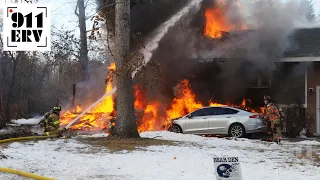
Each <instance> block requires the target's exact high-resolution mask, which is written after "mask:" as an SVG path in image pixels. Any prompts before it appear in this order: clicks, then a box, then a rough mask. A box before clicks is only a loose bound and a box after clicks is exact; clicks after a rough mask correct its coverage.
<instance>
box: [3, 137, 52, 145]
mask: <svg viewBox="0 0 320 180" xmlns="http://www.w3.org/2000/svg"><path fill="white" fill-rule="evenodd" d="M55 137H57V135H52V136H27V137H17V138H10V139H3V140H0V144H1V143H7V142H12V141H23V140H35V139H48V138H55Z"/></svg>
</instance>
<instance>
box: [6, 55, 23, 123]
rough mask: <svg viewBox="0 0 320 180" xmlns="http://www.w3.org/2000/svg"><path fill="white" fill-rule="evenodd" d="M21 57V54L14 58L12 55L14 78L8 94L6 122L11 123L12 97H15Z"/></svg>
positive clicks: (12, 77)
mask: <svg viewBox="0 0 320 180" xmlns="http://www.w3.org/2000/svg"><path fill="white" fill-rule="evenodd" d="M19 57H20V53H18V54H17V56H16V57H13V55H12V54H11V57H10V58H11V61H13V62H12V63H13V67H12V76H11V83H10V87H9V94H8V100H7V105H6V119H5V120H6V122H9V121H10V108H11V100H12V95H13V88H14V84H15V81H16V70H17V64H18V59H19Z"/></svg>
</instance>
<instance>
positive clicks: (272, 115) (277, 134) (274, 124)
mask: <svg viewBox="0 0 320 180" xmlns="http://www.w3.org/2000/svg"><path fill="white" fill-rule="evenodd" d="M263 100H264V104H265V106H266V110H265V116H264V119H265V120H268V121H270V124H271V130H272V134H273V141H275V142H277V143H279V142H280V140H281V138H282V137H281V120H280V118H281V116H280V112H279V110H278V108H277V106H275V105H274V104H273V103H272V102H271V97H270V96H264V97H263Z"/></svg>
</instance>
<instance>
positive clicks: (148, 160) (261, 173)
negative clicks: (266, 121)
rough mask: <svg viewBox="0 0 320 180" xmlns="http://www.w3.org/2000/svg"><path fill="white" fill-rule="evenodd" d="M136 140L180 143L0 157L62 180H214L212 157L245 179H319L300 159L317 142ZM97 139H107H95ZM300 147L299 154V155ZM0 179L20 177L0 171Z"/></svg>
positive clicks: (30, 145) (35, 148) (12, 152)
mask: <svg viewBox="0 0 320 180" xmlns="http://www.w3.org/2000/svg"><path fill="white" fill-rule="evenodd" d="M140 135H141V136H142V137H148V138H154V137H156V138H157V139H165V140H174V141H179V143H178V145H176V146H149V147H144V148H142V149H143V150H137V151H121V152H118V153H109V152H108V149H105V148H101V147H93V146H89V145H87V144H83V143H81V142H80V141H78V140H76V139H74V138H73V139H67V140H64V139H59V140H42V141H38V142H14V143H11V144H9V145H6V146H3V145H1V144H0V148H1V149H0V154H3V155H4V156H6V157H7V159H1V156H0V167H7V168H13V169H18V170H22V171H26V172H32V173H35V174H38V175H43V176H47V177H52V178H57V179H63V180H64V179H66V180H73V179H75V180H81V179H83V180H87V179H108V180H120V179H123V180H171V179H174V180H177V179H183V180H189V179H190V180H195V179H199V180H200V179H201V180H215V179H216V178H215V175H214V168H213V167H214V166H213V157H224V156H236V157H239V160H240V163H241V170H242V176H243V179H244V180H260V179H265V180H267V179H273V180H277V179H279V180H280V179H287V180H304V179H308V180H319V179H320V167H319V165H320V164H319V161H316V160H314V159H312V158H310V157H308V155H306V156H307V157H302V156H301V154H303V153H306V152H305V151H307V152H308V150H310V149H311V150H312V152H313V154H314V155H316V154H317V153H319V152H320V143H319V142H316V141H304V143H291V142H284V143H283V145H281V146H279V145H276V144H272V143H265V142H261V141H259V140H248V139H238V140H227V139H224V138H206V137H201V136H195V135H183V134H175V133H171V132H144V133H141V134H140ZM100 136H105V135H94V136H93V137H100ZM91 137H92V136H91ZM78 138H79V137H78ZM81 138H86V136H81ZM302 148H303V152H301V153H299V150H300V149H302ZM140 149H141V148H140ZM309 152H310V151H309ZM297 154H299V156H298V155H297ZM301 157H302V158H301ZM0 179H4V180H6V179H8V180H9V179H24V178H20V177H18V176H16V175H11V174H5V173H1V172H0Z"/></svg>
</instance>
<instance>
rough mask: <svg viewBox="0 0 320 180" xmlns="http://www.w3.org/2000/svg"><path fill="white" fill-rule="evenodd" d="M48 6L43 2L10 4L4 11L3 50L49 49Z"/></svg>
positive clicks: (49, 25) (49, 22) (49, 24)
mask: <svg viewBox="0 0 320 180" xmlns="http://www.w3.org/2000/svg"><path fill="white" fill-rule="evenodd" d="M50 10H51V9H50V7H49V6H47V5H43V4H15V5H13V4H11V6H10V7H8V6H7V7H6V8H5V11H6V13H4V18H3V19H4V28H3V34H4V35H3V36H4V38H3V39H4V50H8V51H50V49H51V46H50V40H51V38H50V36H51V31H50V29H51V21H50V20H51V19H50V18H51V17H50Z"/></svg>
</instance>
